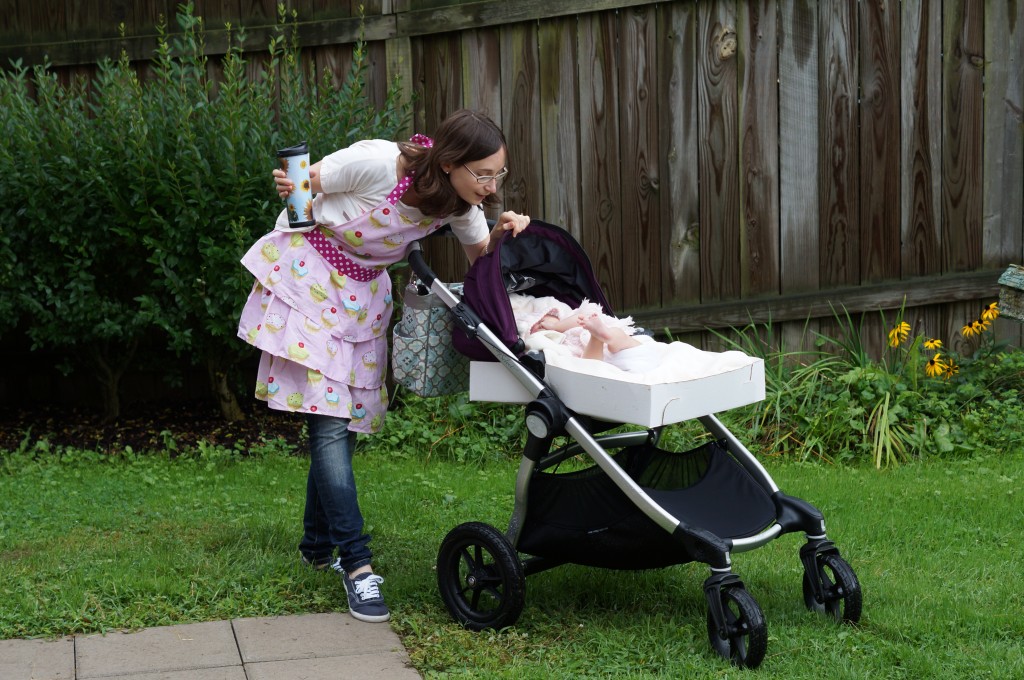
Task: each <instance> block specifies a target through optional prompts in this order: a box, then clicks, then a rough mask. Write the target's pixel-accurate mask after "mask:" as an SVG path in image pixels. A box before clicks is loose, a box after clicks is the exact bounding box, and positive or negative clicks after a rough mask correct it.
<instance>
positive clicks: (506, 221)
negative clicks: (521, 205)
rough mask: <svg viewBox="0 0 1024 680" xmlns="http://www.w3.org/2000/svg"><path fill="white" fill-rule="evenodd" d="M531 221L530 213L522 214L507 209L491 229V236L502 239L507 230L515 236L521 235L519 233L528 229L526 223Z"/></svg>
mask: <svg viewBox="0 0 1024 680" xmlns="http://www.w3.org/2000/svg"><path fill="white" fill-rule="evenodd" d="M529 223H530V216H529V215H520V214H519V213H516V212H512V211H511V210H506V211H505V212H503V213H501V214H500V215H498V221H497V223H496V224H495V225H494V229H493V230H492V231H491V238H494V239H500V238H501V237H502V236H503V235H504V233H505V232H506V231H511V232H512V236H513V237H516V236H519V233H520V232H521V231H522V230H523V229H526V225H528V224H529Z"/></svg>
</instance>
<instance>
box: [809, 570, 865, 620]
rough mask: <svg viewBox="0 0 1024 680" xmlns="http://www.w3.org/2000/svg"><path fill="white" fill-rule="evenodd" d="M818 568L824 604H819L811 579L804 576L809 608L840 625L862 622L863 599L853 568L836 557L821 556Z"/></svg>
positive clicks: (821, 602)
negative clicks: (841, 623) (842, 623)
mask: <svg viewBox="0 0 1024 680" xmlns="http://www.w3.org/2000/svg"><path fill="white" fill-rule="evenodd" d="M817 566H818V576H819V577H820V578H821V591H822V601H820V602H819V601H818V599H817V598H816V597H815V596H814V588H813V587H812V586H811V576H809V575H808V574H807V573H806V572H805V573H804V582H803V590H804V604H805V605H806V606H807V608H808V609H809V610H811V611H812V612H818V613H819V614H824V615H826V616H829V617H831V618H833V619H835V620H836V621H839V622H846V623H857V622H858V621H860V613H861V606H862V598H863V595H862V594H861V589H860V581H858V580H857V575H856V574H855V573H854V571H853V567H851V566H850V565H849V563H848V562H847V561H846V560H844V559H843V558H842V557H840V556H839V555H837V554H835V553H824V554H821V555H818V556H817Z"/></svg>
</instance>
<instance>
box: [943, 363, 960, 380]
mask: <svg viewBox="0 0 1024 680" xmlns="http://www.w3.org/2000/svg"><path fill="white" fill-rule="evenodd" d="M959 372H960V367H959V366H957V365H956V363H955V362H954V361H953V360H952V359H950V360H949V362H947V363H946V371H945V372H944V373H943V374H942V377H943V378H945V379H946V380H949V379H950V378H952V377H953V376H954V375H956V374H957V373H959Z"/></svg>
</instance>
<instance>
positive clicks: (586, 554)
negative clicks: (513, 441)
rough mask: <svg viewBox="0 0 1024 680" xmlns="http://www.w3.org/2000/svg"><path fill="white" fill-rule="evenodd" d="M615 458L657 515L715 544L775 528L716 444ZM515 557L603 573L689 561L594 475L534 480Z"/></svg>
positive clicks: (749, 482) (540, 475) (767, 508)
mask: <svg viewBox="0 0 1024 680" xmlns="http://www.w3.org/2000/svg"><path fill="white" fill-rule="evenodd" d="M614 458H615V460H616V461H617V462H618V464H619V465H620V466H621V467H622V468H623V470H624V471H625V472H626V473H627V474H629V476H630V477H632V478H633V480H634V481H636V482H637V484H639V485H640V486H641V488H643V490H644V491H645V492H646V493H647V494H648V495H649V496H651V498H652V499H654V500H655V501H657V502H658V504H659V505H661V507H663V508H665V509H666V510H667V511H669V512H671V513H672V514H673V515H674V516H675V517H678V518H679V519H680V520H683V521H685V522H686V523H687V524H690V525H691V526H698V527H701V528H704V529H707V530H709V531H711V532H713V533H714V534H716V535H717V536H720V537H722V538H740V537H746V536H752V535H755V534H757V533H759V532H760V531H761V530H763V529H764V528H766V527H767V526H769V525H770V524H771V523H772V522H773V521H774V520H775V504H774V502H773V501H772V499H771V498H770V497H769V496H768V494H767V493H766V492H765V490H764V489H763V488H762V487H761V486H760V485H759V484H758V483H757V481H756V480H754V479H753V478H752V477H751V476H750V474H749V473H748V472H747V471H746V470H745V469H744V468H743V466H742V465H740V464H739V463H738V462H737V461H736V460H735V459H734V458H733V457H732V455H731V454H730V453H729V452H728V450H727V449H726V448H725V447H724V446H723V445H722V443H720V442H715V441H712V442H709V443H707V444H705V445H703V446H701V447H699V448H696V449H694V450H692V451H688V452H685V453H674V452H670V451H665V450H663V449H659V448H656V447H654V446H652V445H644V446H632V447H628V448H625V449H623V450H622V451H620V452H619V453H617V454H616V455H615V456H614ZM519 549H520V550H521V551H522V552H524V553H527V554H530V555H534V556H537V557H545V558H551V559H555V560H561V561H567V562H573V563H576V564H585V565H589V566H595V567H603V568H607V569H649V568H656V567H665V566H669V565H672V564H682V563H686V562H691V561H693V560H694V558H693V557H692V556H691V555H689V554H688V553H687V552H686V550H685V548H683V546H682V544H681V543H680V542H679V541H678V540H676V539H674V538H673V537H672V536H671V535H670V534H668V533H666V532H665V531H664V530H663V529H661V528H660V527H658V526H656V525H655V524H654V522H652V521H651V520H650V519H649V518H648V517H647V516H646V515H644V514H643V513H642V512H641V511H640V509H639V508H637V506H636V504H634V503H633V502H631V501H630V500H629V499H628V498H627V497H626V495H625V494H624V493H623V492H622V491H621V490H620V489H619V488H618V487H617V486H616V485H615V483H614V482H613V481H612V480H611V479H609V478H608V476H607V475H605V474H604V473H603V472H602V471H601V470H600V469H599V468H597V467H589V468H586V469H584V470H580V471H577V472H569V473H563V474H556V473H549V472H536V473H534V476H533V479H532V480H531V482H530V492H529V497H528V502H527V512H526V521H525V523H524V525H523V531H522V534H521V536H520V542H519Z"/></svg>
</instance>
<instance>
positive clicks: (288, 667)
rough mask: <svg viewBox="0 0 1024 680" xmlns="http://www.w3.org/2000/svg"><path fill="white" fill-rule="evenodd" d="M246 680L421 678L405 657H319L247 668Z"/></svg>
mask: <svg viewBox="0 0 1024 680" xmlns="http://www.w3.org/2000/svg"><path fill="white" fill-rule="evenodd" d="M245 671H246V674H247V677H248V680H324V679H325V678H330V680H406V679H408V680H413V679H414V678H419V677H420V674H419V673H417V672H416V670H415V669H414V668H412V667H410V666H409V665H408V663H407V662H406V660H405V658H404V655H402V656H399V655H398V654H367V655H365V656H354V655H348V656H336V657H333V658H332V657H319V658H316V659H293V660H290V661H266V662H264V663H254V664H246V666H245Z"/></svg>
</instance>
